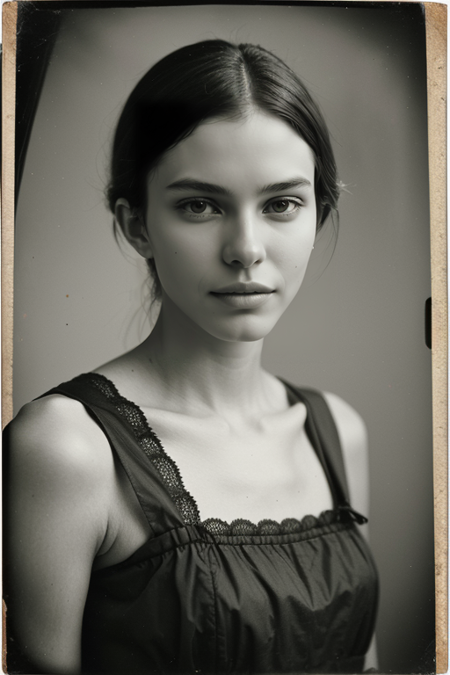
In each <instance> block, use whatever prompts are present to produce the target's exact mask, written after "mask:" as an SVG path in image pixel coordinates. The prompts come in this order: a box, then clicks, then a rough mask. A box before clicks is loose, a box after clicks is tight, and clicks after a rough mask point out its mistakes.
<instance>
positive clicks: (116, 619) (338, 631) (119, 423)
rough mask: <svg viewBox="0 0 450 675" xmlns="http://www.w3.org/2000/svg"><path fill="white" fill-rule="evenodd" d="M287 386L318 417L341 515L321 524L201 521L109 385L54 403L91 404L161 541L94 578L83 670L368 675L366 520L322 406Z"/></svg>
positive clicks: (310, 417) (90, 380) (371, 605)
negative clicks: (352, 496) (352, 498)
mask: <svg viewBox="0 0 450 675" xmlns="http://www.w3.org/2000/svg"><path fill="white" fill-rule="evenodd" d="M285 384H286V383H285ZM286 387H287V390H288V394H289V398H290V401H291V403H295V402H297V401H299V400H300V401H303V402H304V403H305V405H306V407H307V418H306V432H307V434H308V437H309V439H310V441H311V444H312V446H313V448H314V449H315V451H316V453H317V455H318V457H319V459H320V461H321V463H322V466H323V468H324V471H325V474H326V476H327V479H328V481H329V485H330V488H331V491H332V495H333V500H334V508H333V510H330V511H326V512H324V513H322V514H321V515H320V517H318V518H316V517H313V516H307V517H305V518H303V519H302V520H300V521H299V520H297V519H296V518H295V517H294V518H288V519H286V520H283V521H282V522H281V523H278V522H275V521H272V520H263V521H261V522H259V523H258V524H252V523H250V522H249V521H247V520H235V521H233V522H232V523H230V524H228V523H225V522H223V521H221V520H216V519H208V520H206V521H203V522H202V521H201V520H200V517H199V511H198V508H197V505H196V502H195V500H194V498H193V497H192V496H191V495H190V494H189V493H188V492H187V491H186V489H185V488H184V485H183V481H182V478H181V476H180V473H179V471H178V468H177V466H176V465H175V463H174V462H173V461H172V460H171V459H170V458H169V457H168V455H167V454H166V452H165V450H164V449H163V447H162V445H161V442H160V441H159V439H158V438H157V436H156V434H155V433H154V432H153V431H152V429H151V428H150V427H149V425H148V423H147V421H146V419H145V417H144V414H143V413H142V411H141V410H140V409H139V408H138V407H137V406H136V405H135V404H133V403H132V402H130V401H127V400H126V399H124V398H123V397H121V396H120V394H119V393H118V391H117V389H116V388H115V386H114V385H113V384H112V383H111V382H110V381H109V380H108V379H106V378H105V377H103V376H102V375H98V374H93V373H89V374H85V375H81V376H79V377H77V378H75V379H74V380H71V381H70V382H67V383H64V384H62V385H60V386H59V387H56V388H55V389H52V390H51V391H50V392H48V393H49V394H53V393H58V394H63V395H65V396H69V397H71V398H73V399H76V400H78V401H80V402H81V403H82V404H83V405H84V406H85V408H86V409H87V411H88V412H89V413H90V415H91V416H92V417H93V418H94V420H95V421H96V422H97V423H98V424H99V426H100V427H101V428H102V430H103V431H104V433H105V434H106V436H107V438H108V440H109V442H110V445H111V448H112V452H113V453H114V455H115V456H116V457H117V458H118V460H119V461H120V462H121V463H122V465H123V467H124V469H125V471H126V473H127V475H128V477H129V480H130V482H131V485H132V486H133V489H134V491H135V493H136V495H137V498H138V500H139V502H140V505H141V507H142V510H143V512H144V514H145V516H146V518H147V521H148V523H149V525H150V528H151V532H152V534H151V536H150V537H149V539H148V541H147V542H146V543H145V544H144V545H143V546H141V547H140V548H139V549H138V550H137V551H136V552H135V553H134V554H133V555H131V557H129V558H128V559H127V560H125V561H124V562H122V563H119V564H117V565H113V566H112V567H108V568H106V569H101V570H98V571H95V572H93V574H92V577H91V583H90V587H89V592H88V597H87V602H86V608H85V613H84V621H83V639H82V655H83V672H86V673H108V675H112V674H113V673H142V674H144V673H145V674H148V675H150V674H152V673H205V674H207V673H286V672H289V673H305V672H310V673H311V672H312V673H318V672H345V673H355V672H358V671H359V672H361V671H362V669H363V667H364V655H365V653H366V651H367V649H368V646H369V643H370V640H371V637H372V633H373V630H374V623H375V616H376V607H377V596H378V583H377V573H376V569H375V565H374V562H373V559H372V557H371V554H370V551H369V548H368V546H367V543H366V541H365V540H364V538H363V537H362V536H361V535H360V533H359V531H358V526H357V524H356V523H357V522H364V521H365V519H364V518H363V517H362V516H360V515H359V514H357V513H356V512H354V511H353V510H352V509H351V508H350V506H349V503H348V499H347V486H346V479H345V471H344V465H343V459H342V454H341V448H340V445H339V439H338V435H337V431H336V427H335V425H334V421H333V418H332V417H331V413H330V411H329V409H328V406H327V404H326V402H325V400H324V398H323V397H322V396H321V395H320V394H319V393H318V392H315V391H312V390H304V389H297V388H295V387H292V386H291V385H288V384H286ZM293 516H295V513H293Z"/></svg>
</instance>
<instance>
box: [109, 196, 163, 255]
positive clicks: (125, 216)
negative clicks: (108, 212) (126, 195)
mask: <svg viewBox="0 0 450 675" xmlns="http://www.w3.org/2000/svg"><path fill="white" fill-rule="evenodd" d="M114 215H115V218H116V222H117V223H118V225H119V227H120V229H121V230H122V233H123V235H124V237H125V239H126V240H127V241H128V243H129V244H131V246H132V247H133V248H134V249H135V251H137V252H138V253H139V254H140V255H141V256H142V257H143V258H153V251H152V246H151V243H150V239H149V236H148V232H147V227H146V225H145V222H144V218H143V216H142V213H141V212H140V211H138V210H137V209H132V208H131V206H130V204H129V203H128V201H127V200H126V199H118V200H117V201H116V205H115V207H114Z"/></svg>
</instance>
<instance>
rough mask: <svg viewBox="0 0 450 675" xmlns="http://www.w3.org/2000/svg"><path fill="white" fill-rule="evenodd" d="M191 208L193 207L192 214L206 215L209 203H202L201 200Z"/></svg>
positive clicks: (193, 203) (192, 204)
mask: <svg viewBox="0 0 450 675" xmlns="http://www.w3.org/2000/svg"><path fill="white" fill-rule="evenodd" d="M190 206H191V211H192V213H204V211H205V209H206V207H207V203H206V202H202V201H201V200H200V199H199V200H198V201H196V202H191V204H190Z"/></svg>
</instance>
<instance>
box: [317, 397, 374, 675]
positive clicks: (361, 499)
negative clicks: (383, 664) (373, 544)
mask: <svg viewBox="0 0 450 675" xmlns="http://www.w3.org/2000/svg"><path fill="white" fill-rule="evenodd" d="M324 396H325V399H326V401H327V403H328V405H329V406H330V410H331V412H332V414H333V417H334V421H335V423H336V427H337V430H338V434H339V439H340V441H341V446H342V454H343V456H344V464H345V471H346V474H347V482H348V490H349V498H350V504H351V505H352V507H353V508H354V509H355V511H358V512H359V513H362V514H363V515H364V516H366V517H369V497H370V495H369V449H368V442H367V429H366V425H365V423H364V420H363V419H362V417H361V415H359V413H357V412H356V410H355V409H354V408H352V406H351V405H349V404H348V403H346V402H345V401H344V400H343V399H342V398H340V397H339V396H336V395H335V394H330V393H328V392H324ZM360 527H361V532H362V534H363V535H364V537H365V538H366V539H367V540H368V539H369V529H368V528H369V526H368V525H361V526H360ZM377 667H378V659H377V650H376V641H375V636H374V637H373V639H372V643H371V645H370V648H369V651H368V652H367V654H366V660H365V668H366V669H367V668H377Z"/></svg>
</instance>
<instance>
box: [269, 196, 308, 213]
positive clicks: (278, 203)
mask: <svg viewBox="0 0 450 675" xmlns="http://www.w3.org/2000/svg"><path fill="white" fill-rule="evenodd" d="M301 206H302V202H301V201H300V199H293V198H292V197H282V198H278V199H274V200H273V201H271V202H269V204H267V206H266V207H265V208H264V211H263V213H273V214H277V215H280V216H290V215H291V214H292V213H295V212H296V211H298V210H299V208H300V207H301Z"/></svg>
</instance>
